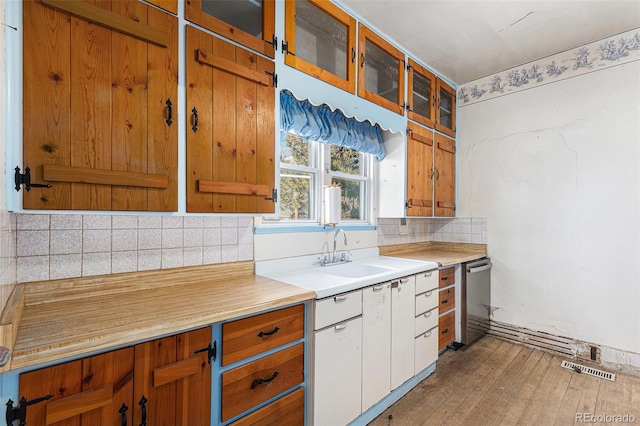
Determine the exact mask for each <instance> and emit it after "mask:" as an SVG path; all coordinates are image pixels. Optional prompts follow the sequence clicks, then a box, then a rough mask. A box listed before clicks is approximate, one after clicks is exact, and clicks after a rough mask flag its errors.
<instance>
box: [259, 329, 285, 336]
mask: <svg viewBox="0 0 640 426" xmlns="http://www.w3.org/2000/svg"><path fill="white" fill-rule="evenodd" d="M278 330H280V328H279V327H274V328H273V330H271V331H261V332H260V333H258V337H264V336H272V335H274V334H276V333H277V332H278Z"/></svg>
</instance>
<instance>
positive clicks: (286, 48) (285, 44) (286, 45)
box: [282, 40, 296, 56]
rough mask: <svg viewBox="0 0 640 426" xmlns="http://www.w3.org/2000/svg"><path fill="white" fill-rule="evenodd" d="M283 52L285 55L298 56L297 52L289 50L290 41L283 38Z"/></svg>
mask: <svg viewBox="0 0 640 426" xmlns="http://www.w3.org/2000/svg"><path fill="white" fill-rule="evenodd" d="M282 53H284V54H285V55H292V56H296V54H295V53H293V52H292V51H290V50H289V43H287V42H286V41H284V40H282Z"/></svg>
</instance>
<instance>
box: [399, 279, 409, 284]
mask: <svg viewBox="0 0 640 426" xmlns="http://www.w3.org/2000/svg"><path fill="white" fill-rule="evenodd" d="M408 282H409V278H400V284H406V283H408Z"/></svg>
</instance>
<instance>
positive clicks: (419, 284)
mask: <svg viewBox="0 0 640 426" xmlns="http://www.w3.org/2000/svg"><path fill="white" fill-rule="evenodd" d="M438 275H439V274H438V271H436V270H433V271H427V272H420V273H419V274H416V294H420V293H424V292H425V291H429V290H433V289H434V288H438Z"/></svg>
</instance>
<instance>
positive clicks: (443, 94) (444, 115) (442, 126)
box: [436, 78, 456, 137]
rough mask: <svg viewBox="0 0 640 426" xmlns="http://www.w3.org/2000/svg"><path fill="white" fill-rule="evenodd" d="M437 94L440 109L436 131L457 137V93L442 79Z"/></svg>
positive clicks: (438, 84)
mask: <svg viewBox="0 0 640 426" xmlns="http://www.w3.org/2000/svg"><path fill="white" fill-rule="evenodd" d="M436 86H437V87H436V92H437V96H438V109H437V110H436V130H438V131H440V132H442V133H444V134H446V135H449V136H451V137H455V136H456V91H455V89H454V88H452V87H451V86H449V85H448V84H447V83H445V82H444V81H442V80H441V79H439V78H438V79H437V82H436Z"/></svg>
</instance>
